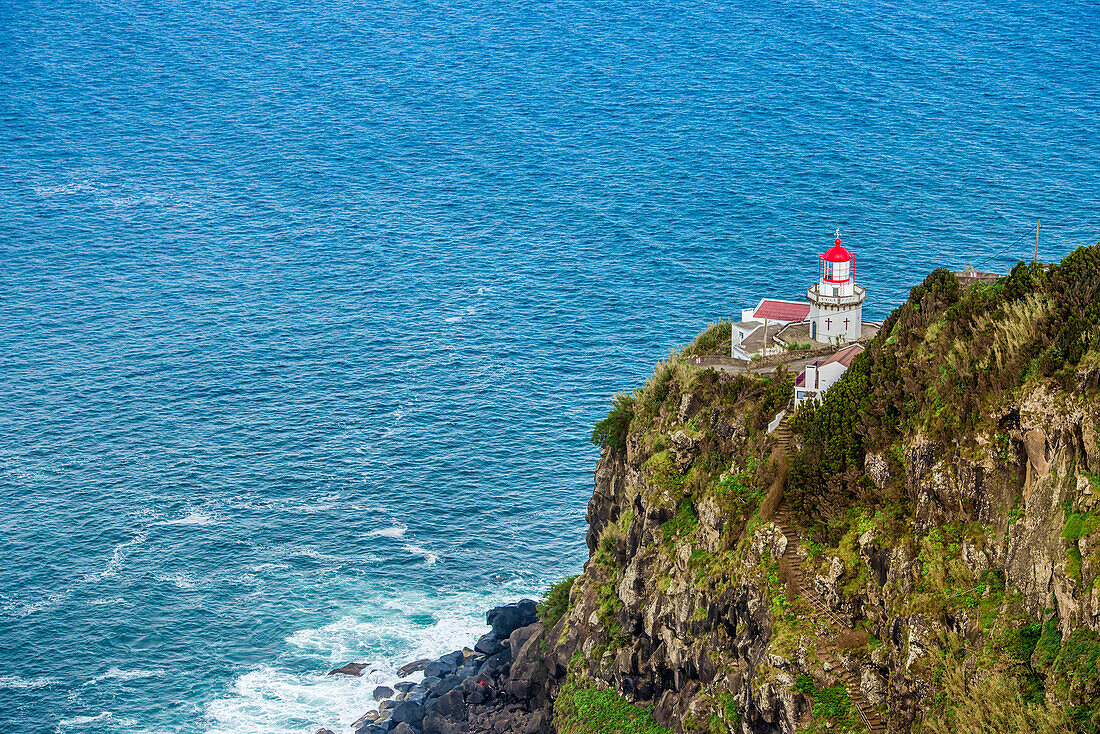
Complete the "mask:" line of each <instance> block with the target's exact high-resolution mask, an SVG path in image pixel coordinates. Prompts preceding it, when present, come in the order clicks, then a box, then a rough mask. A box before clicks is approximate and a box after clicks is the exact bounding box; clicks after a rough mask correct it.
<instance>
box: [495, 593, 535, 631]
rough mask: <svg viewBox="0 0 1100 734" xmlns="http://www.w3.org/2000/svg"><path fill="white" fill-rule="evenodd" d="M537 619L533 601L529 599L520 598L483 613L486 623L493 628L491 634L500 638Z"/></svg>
mask: <svg viewBox="0 0 1100 734" xmlns="http://www.w3.org/2000/svg"><path fill="white" fill-rule="evenodd" d="M537 621H538V614H537V612H536V611H535V602H534V601H533V600H531V599H521V600H520V601H518V602H516V603H515V604H505V605H504V606H502V607H495V608H493V609H490V610H489V611H488V612H486V614H485V622H486V624H488V625H489V626H490V627H492V628H493V634H494V635H496V636H497V639H500V640H503V639H504V638H506V637H508V635H510V634H512V632H514V631H515V630H517V629H519V628H520V627H526V626H527V625H529V624H534V623H535V622H537Z"/></svg>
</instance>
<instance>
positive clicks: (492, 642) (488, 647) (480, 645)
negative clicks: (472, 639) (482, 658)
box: [474, 632, 504, 655]
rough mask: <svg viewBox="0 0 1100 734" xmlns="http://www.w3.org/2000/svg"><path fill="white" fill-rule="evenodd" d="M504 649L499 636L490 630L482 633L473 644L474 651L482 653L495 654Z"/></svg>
mask: <svg viewBox="0 0 1100 734" xmlns="http://www.w3.org/2000/svg"><path fill="white" fill-rule="evenodd" d="M503 649H504V643H503V642H501V641H500V638H498V637H497V636H496V633H493V632H490V633H489V634H487V635H482V636H481V638H480V639H479V640H478V641H477V644H476V645H474V651H475V652H479V653H481V654H482V655H496V654H497V653H498V652H500V651H501V650H503Z"/></svg>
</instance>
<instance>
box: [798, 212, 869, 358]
mask: <svg viewBox="0 0 1100 734" xmlns="http://www.w3.org/2000/svg"><path fill="white" fill-rule="evenodd" d="M866 296H867V292H866V290H864V288H863V286H859V285H856V282H855V279H854V277H853V274H852V254H851V253H850V252H848V251H847V250H845V249H844V248H843V247H841V246H840V230H839V229H838V230H837V233H836V240H834V243H833V246H832V247H830V248H829V249H828V250H826V251H825V252H824V253H823V254H822V255H821V256H819V257H818V261H817V282H816V283H814V285H813V286H811V287H810V289H809V290H808V291H806V299H807V300H808V301H809V302H810V313H809V317H808V320H809V322H810V338H811V339H813V340H814V341H818V342H823V343H825V344H844V343H845V342H853V341H856V340H857V339H859V338H860V337H861V336H862V335H863V300H864V298H866Z"/></svg>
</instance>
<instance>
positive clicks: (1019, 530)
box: [541, 248, 1100, 733]
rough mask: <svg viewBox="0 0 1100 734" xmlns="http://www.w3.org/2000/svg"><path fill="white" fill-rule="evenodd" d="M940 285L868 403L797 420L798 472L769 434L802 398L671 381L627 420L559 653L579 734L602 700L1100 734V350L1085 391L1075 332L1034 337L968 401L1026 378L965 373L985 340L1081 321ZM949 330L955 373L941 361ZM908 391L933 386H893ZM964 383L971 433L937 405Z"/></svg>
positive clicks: (564, 708) (551, 683) (734, 715)
mask: <svg viewBox="0 0 1100 734" xmlns="http://www.w3.org/2000/svg"><path fill="white" fill-rule="evenodd" d="M1093 249H1094V250H1095V249H1096V248H1093ZM1093 255H1096V253H1092V254H1091V255H1090V257H1092V256H1093ZM1093 259H1094V260H1096V259H1097V258H1095V257H1094V258H1093ZM1089 267H1093V268H1094V269H1095V270H1096V272H1097V273H1100V267H1095V263H1093V264H1092V265H1090V266H1089ZM1052 272H1053V273H1054V275H1049V276H1048V275H1043V274H1042V273H1038V271H1036V270H1035V269H1032V270H1031V271H1030V273H1031V274H1030V275H1029V274H1028V272H1024V273H1023V275H1022V276H1019V277H1018V278H1017V279H1018V280H1019V279H1020V278H1023V277H1024V276H1026V277H1030V278H1032V279H1033V280H1032V281H1026V282H1025V283H1024V284H1025V285H1027V284H1028V283H1031V284H1032V286H1033V287H1034V288H1039V287H1040V285H1042V284H1043V283H1047V282H1048V281H1045V280H1042V278H1048V277H1049V279H1050V280H1049V282H1051V283H1055V284H1056V277H1057V269H1055V270H1054V271H1052ZM1090 272H1091V271H1090ZM1037 273H1038V274H1037ZM1015 274H1016V271H1014V277H1017V276H1016V275H1015ZM1094 280H1096V281H1097V282H1100V278H1095V279H1094ZM1033 281H1034V282H1033ZM943 282H946V281H944V280H943V279H941V280H939V281H936V280H934V279H933V278H931V277H930V279H929V281H926V284H925V286H922V288H924V289H925V290H920V289H914V297H913V299H911V303H910V304H908V305H907V308H908V309H909V310H908V311H906V310H905V309H900V310H899V311H902V312H903V313H902V314H901V317H900V318H897V319H895V318H894V317H892V319H891V321H888V322H887V324H886V325H885V328H884V330H883V333H882V334H881V335H880V337H879V338H878V339H877V340H876V344H875V345H873V347H872V349H870V350H868V351H869V352H872V354H871V355H870V356H869V357H868V358H867V359H866V360H864V361H862V362H860V364H859V369H854V370H853V372H854V373H858V374H853V376H852V378H851V379H850V380H848V383H849V384H848V387H843V386H842V387H841V388H840V389H838V390H837V393H838V395H840V397H838V398H836V400H833V399H832V398H830V400H832V402H833V403H838V402H840V401H843V400H845V399H847V400H848V401H849V403H847V404H842V405H841V406H840V408H838V407H837V405H831V404H830V403H829V401H827V405H826V406H825V409H822V410H820V411H818V412H817V414H815V415H811V416H809V417H808V418H800V421H801V422H800V421H796V422H795V426H794V428H795V432H794V441H793V443H792V444H791V445H789V446H781V445H780V444H779V441H778V440H777V438H776V437H775V436H773V435H769V434H767V433H766V430H765V426H766V424H767V422H768V421H769V420H770V419H771V418H772V417H773V416H774V415H775V413H776V412H777V410H778V409H779V408H780V407H782V406H784V405H785V404H786V401H787V395H788V394H789V389H790V382H789V381H788V380H787V376H786V375H784V374H783V373H781V372H777V374H776V375H775V376H773V377H772V378H770V379H766V380H761V379H759V378H750V377H744V376H737V377H735V376H733V375H730V374H720V373H716V372H714V371H713V370H705V369H699V368H696V367H695V366H693V364H692V360H687V359H683V360H676V359H674V360H672V361H671V362H670V363H668V364H661V365H659V366H658V369H657V372H656V374H655V375H654V377H653V378H652V379H651V380H650V381H649V383H647V385H646V386H645V387H644V388H642V389H640V390H638V391H636V392H635V394H634V397H633V401H632V402H631V403H630V404H629V405H627V404H626V403H620V404H619V405H618V407H617V408H616V410H617V411H620V412H621V413H622V414H621V415H619V416H618V417H617V420H616V421H613V422H612V424H613V425H617V426H620V427H622V430H621V431H620V432H618V433H615V432H614V431H612V432H611V433H609V434H608V435H609V436H610V438H608V439H607V440H606V444H607V445H606V447H605V449H604V451H603V454H602V456H601V458H600V460H599V463H598V465H597V467H596V471H595V490H594V492H593V496H592V499H591V502H590V503H589V506H588V523H589V530H588V538H587V539H588V548H589V554H590V555H589V559H588V562H587V564H586V566H585V570H584V573H583V574H582V575H581V576H580V577H578V578H577V580H576V581H575V582H574V583H573V585H572V588H571V592H570V603H569V608H568V610H567V611H566V613H565V614H564V616H562V617H561V618H560V619H559V620H549V621H550V623H552V624H553V627H552V628H551V629H548V630H544V631H542V632H541V635H543V637H544V640H545V649H546V653H545V656H544V659H543V660H544V664H545V666H546V669H547V671H548V673H547V682H546V689H547V691H548V700H552V699H554V698H555V697H556V696H557V697H559V702H558V704H556V705H555V711H556V716H555V719H554V723H555V725H556V726H557V728H558V730H559V731H569V732H574V731H576V732H580V731H587V729H585V728H584V727H583V726H581V725H579V724H578V723H577V720H576V711H575V710H574V708H571V704H568V702H567V705H561V703H562V702H561V699H563V698H564V697H565V695H564V694H562V695H560V696H559V691H568V692H569V695H574V692H575V691H577V690H588V689H595V690H613V691H614V692H615V693H616V694H617V696H618V697H621V698H622V699H625V701H629V702H631V703H633V704H636V705H637V706H639V707H641V708H643V709H644V708H650V709H651V710H652V717H653V719H655V721H656V722H657V724H660V725H662V726H664V727H668V728H670V729H673V730H675V731H677V732H683V731H708V732H714V733H718V732H745V733H748V732H769V733H771V732H794V731H801V730H807V731H826V730H832V731H837V730H840V731H845V730H852V731H859V730H865V729H867V728H869V729H871V730H872V731H885V730H890V731H899V732H908V731H934V732H940V731H967V730H974V731H977V730H1003V731H1013V730H1017V731H1030V730H1036V731H1074V730H1076V731H1098V730H1100V713H1098V709H1100V707H1098V705H1097V703H1096V701H1098V700H1100V675H1098V668H1100V636H1098V634H1097V633H1098V632H1100V532H1098V529H1100V506H1098V502H1100V499H1098V497H1097V495H1098V494H1100V390H1098V389H1097V383H1098V382H1100V380H1098V375H1100V371H1098V370H1097V365H1100V359H1096V357H1095V355H1096V349H1095V347H1097V346H1100V328H1095V327H1089V326H1086V327H1079V326H1073V328H1074V329H1077V331H1075V332H1074V333H1075V334H1077V336H1076V337H1072V338H1076V339H1079V340H1080V341H1081V342H1082V343H1083V344H1084V346H1083V347H1082V348H1081V349H1078V350H1077V351H1076V352H1074V354H1075V360H1076V361H1072V360H1071V362H1072V363H1069V364H1067V365H1066V366H1062V365H1060V364H1058V363H1055V362H1053V361H1052V358H1051V357H1050V356H1049V355H1050V353H1051V351H1052V350H1054V349H1055V347H1056V348H1057V349H1058V350H1061V351H1059V352H1058V354H1064V353H1067V351H1068V350H1069V349H1071V348H1075V346H1074V345H1075V343H1074V342H1071V341H1068V340H1069V339H1070V337H1064V335H1063V334H1061V333H1059V332H1057V331H1056V330H1055V331H1054V332H1052V334H1051V336H1050V337H1049V338H1048V337H1045V336H1034V339H1033V341H1032V342H1027V338H1032V337H1028V336H1027V334H1025V335H1024V337H1027V338H1024V337H1019V338H1020V339H1023V342H1021V343H1023V344H1025V346H1023V347H1020V348H1019V350H1020V351H1021V353H1022V355H1023V356H1021V357H1019V358H1018V360H1017V361H1018V368H1016V367H1013V368H1012V369H1016V372H1014V373H1011V375H1012V376H1011V379H1009V378H1005V379H1004V380H1003V381H1004V382H1005V383H1006V385H1005V386H1002V385H1000V384H998V383H997V378H996V376H994V377H992V378H990V377H984V378H980V379H979V378H971V377H968V376H967V375H969V374H970V372H968V370H970V371H974V372H975V373H977V372H978V371H980V370H981V369H993V368H994V367H995V366H996V365H1001V368H1002V369H1003V374H1009V373H1010V372H1011V370H1010V368H1009V367H1008V366H1005V365H1008V364H1010V363H1011V360H1012V359H1016V357H1013V356H1012V354H1011V353H1009V352H1008V346H1005V345H1006V344H1007V342H999V341H997V339H998V338H999V337H991V338H990V339H988V340H986V341H987V343H986V342H982V343H983V344H985V346H984V347H982V348H983V349H987V352H988V355H995V357H996V360H999V361H996V360H994V358H993V356H983V355H986V352H982V351H981V350H980V349H977V348H971V347H968V346H967V342H966V339H967V338H971V337H966V334H965V333H964V334H963V336H959V333H961V332H960V330H962V329H963V327H960V326H958V323H963V320H964V319H970V321H967V322H965V328H968V329H971V330H972V331H973V333H974V336H973V337H972V339H973V340H975V341H979V340H980V338H984V337H981V336H980V334H979V332H980V331H981V330H986V331H989V330H993V331H996V330H997V329H1001V330H1002V331H1003V332H1004V333H1009V331H1011V329H1016V331H1021V330H1023V329H1025V328H1026V329H1032V330H1033V332H1034V333H1036V334H1037V333H1039V332H1038V331H1036V330H1039V329H1042V328H1047V329H1056V326H1057V324H1058V323H1076V322H1073V320H1072V319H1073V318H1076V317H1075V316H1073V314H1072V313H1070V317H1065V316H1064V315H1063V317H1062V318H1063V322H1057V321H1056V320H1054V319H1055V317H1054V316H1051V315H1050V314H1056V313H1058V309H1059V308H1060V307H1061V306H1060V303H1061V302H1060V301H1058V300H1057V299H1058V298H1061V297H1062V296H1061V295H1060V294H1062V293H1063V291H1064V290H1065V289H1062V290H1058V288H1055V287H1054V286H1050V288H1051V290H1050V293H1052V294H1053V295H1050V294H1047V295H1042V294H1041V297H1040V296H1035V295H1034V294H1030V295H1029V294H1028V293H1026V292H1025V293H1024V295H1020V294H1019V293H1017V292H1016V291H1013V288H1017V286H1019V283H1016V284H1015V285H1013V281H1012V279H1008V281H1007V285H1005V284H1002V285H1001V286H998V288H1003V289H1004V292H1006V293H1008V294H1010V297H1011V298H1015V299H1016V300H1015V301H1013V300H1007V301H1006V300H1005V298H1006V296H1003V295H1002V290H998V289H991V290H990V291H989V292H988V293H985V292H983V293H978V294H977V295H974V294H970V295H967V294H961V295H960V294H959V293H958V289H957V284H956V286H954V291H951V290H950V288H948V287H947V286H941V285H938V284H939V283H943ZM1035 283H1039V284H1040V285H1035ZM930 284H931V285H930ZM948 285H950V284H948ZM1042 287H1047V286H1042ZM1059 287H1060V286H1059ZM937 288H939V289H940V290H937ZM1017 289H1018V290H1019V288H1017ZM944 292H947V294H948V295H947V296H944V295H943V293H944ZM1021 292H1022V291H1021ZM936 298H941V301H935V299H936ZM981 299H984V300H981ZM998 299H999V300H998ZM1029 299H1030V300H1029ZM1043 299H1046V300H1045V301H1044V300H1043ZM975 300H977V301H978V302H977V305H975V304H974V303H973V301H975ZM1086 300H1087V297H1086ZM1020 303H1022V304H1023V305H1022V306H1021V305H1019V304H1020ZM1006 304H1007V305H1006ZM983 309H984V310H983ZM1063 311H1065V309H1063ZM907 314H908V315H907ZM960 314H961V315H960ZM1044 314H1045V315H1044ZM1093 315H1094V316H1095V314H1093ZM905 319H909V320H908V321H906V320H905ZM983 319H985V321H983ZM997 319H1000V321H998V320H997ZM1043 319H1047V320H1046V321H1043ZM1067 319H1068V320H1067ZM1005 324H1008V326H1005ZM1021 324H1022V326H1021ZM1067 328H1068V327H1067ZM952 329H954V330H955V332H954V333H955V336H954V337H952V338H954V340H955V341H954V342H951V344H953V345H954V346H952V347H951V348H952V349H955V350H956V352H949V353H947V354H946V356H943V354H940V355H939V356H936V355H933V357H928V354H929V353H930V352H931V351H933V350H932V349H931V348H930V347H929V346H928V344H929V343H930V341H929V340H930V339H932V338H933V337H935V338H943V335H944V334H948V335H950V334H952V333H953V332H952V331H951V330H952ZM1090 329H1091V331H1090ZM998 333H1000V332H998ZM1013 333H1015V332H1013ZM1021 333H1022V331H1021ZM1028 333H1029V334H1031V333H1032V332H1028ZM1055 333H1057V334H1058V336H1057V337H1055V336H1054V335H1053V334H1055ZM1035 339H1037V340H1039V341H1034V340H1035ZM1043 339H1046V341H1042V340H1043ZM960 344H961V345H962V346H961V347H960ZM1027 344H1030V345H1031V346H1027ZM998 345H1000V346H998ZM1036 345H1038V346H1036ZM1067 345H1069V346H1068V347H1067ZM937 348H938V347H937ZM959 349H962V350H963V352H962V353H963V354H969V355H970V357H969V359H971V362H970V363H968V364H963V363H962V362H959V363H958V365H956V363H955V362H952V361H951V360H954V359H958V356H957V354H958V351H957V350H959ZM966 349H970V351H969V352H966ZM906 350H908V351H906ZM896 355H904V359H903V358H902V357H899V356H896ZM914 355H923V356H920V359H924V360H925V362H918V357H917V356H914ZM952 355H955V356H952ZM1036 355H1038V356H1036ZM940 358H942V359H944V360H945V361H946V363H947V364H949V365H951V367H950V369H953V370H955V371H956V374H955V375H948V376H947V377H944V376H943V375H944V374H946V372H945V371H946V370H948V367H942V369H941V366H940V365H939V363H938V362H936V359H940ZM861 359H863V358H862V357H861ZM982 359H988V364H989V365H991V366H990V367H985V368H982V367H981V366H980V364H979V363H980V362H981V360H982ZM905 360H908V362H906V361H905ZM1027 360H1030V362H1028V361H1027ZM1044 360H1045V361H1044ZM899 362H900V363H901V366H900V367H899V366H898V364H899ZM1012 364H1015V363H1012ZM883 365H886V366H885V367H884V366H883ZM909 365H911V366H912V370H913V371H914V373H917V372H919V370H920V369H924V370H925V373H927V375H930V377H928V378H927V379H925V378H923V377H921V375H920V374H917V375H916V376H913V375H912V374H903V375H902V377H900V378H896V377H894V374H895V373H892V372H890V371H889V370H898V369H901V370H903V371H904V370H905V369H907V367H908V366H909ZM928 365H931V366H928ZM1025 370H1026V371H1025ZM922 374H923V373H922ZM937 375H938V376H937ZM958 375H962V377H959V376H958ZM1044 375H1050V377H1044ZM846 379H847V378H846ZM921 379H925V382H923V383H922V382H921ZM857 380H863V383H858V382H857ZM937 380H938V382H937ZM951 380H955V382H951ZM966 380H971V381H972V382H973V384H974V385H975V386H976V387H974V388H973V390H974V391H976V392H977V393H978V394H977V395H976V396H975V395H974V394H970V395H965V396H963V397H959V398H958V400H959V401H960V402H959V406H960V407H959V409H958V411H957V414H958V417H953V415H954V414H952V412H951V411H952V410H953V407H952V406H951V405H950V403H946V404H945V401H944V399H943V398H941V397H939V396H940V395H941V394H946V393H948V391H949V388H950V389H951V390H955V391H956V393H957V394H960V395H961V393H959V392H958V391H959V389H960V388H959V385H960V384H962V386H963V388H965V387H966ZM876 381H877V382H876ZM861 384H862V385H864V387H862V388H861V387H859V385H861ZM867 385H871V386H872V387H867ZM882 385H886V387H882ZM845 390H847V394H848V397H847V398H844V397H843V394H844V393H845ZM937 391H938V392H937ZM983 391H984V392H983ZM831 393H832V391H831ZM890 401H893V403H890ZM888 403H889V404H888ZM890 404H893V405H896V406H900V407H897V408H890V407H889V405H890ZM830 405H831V407H830ZM844 405H848V406H849V407H850V410H851V412H852V413H853V414H854V417H853V416H847V417H845V418H843V420H839V421H838V419H837V418H836V415H837V411H838V410H841V409H842V408H843V407H844ZM883 406H886V407H883ZM891 410H893V413H891ZM876 411H877V412H876ZM866 416H870V417H866ZM945 416H946V417H945ZM615 417H616V416H615V414H614V413H613V415H612V416H611V417H610V418H609V420H611V418H615ZM829 421H832V423H829ZM952 421H954V422H952ZM612 424H609V425H612ZM830 425H831V426H832V428H831V429H830ZM945 425H946V426H947V428H945V427H944V426H945ZM823 426H824V427H823ZM840 433H851V434H852V435H853V436H855V437H856V438H857V439H858V441H856V442H854V443H853V442H849V444H843V443H842V444H840V449H837V450H835V451H834V448H835V447H833V446H832V444H830V441H832V439H831V438H826V439H823V438H822V436H827V437H828V436H835V435H836V434H840ZM853 446H854V447H855V448H852V447H853ZM837 457H839V458H837ZM788 458H789V459H790V461H791V462H792V469H791V471H792V478H791V479H790V480H788V476H787V462H788ZM796 465H797V466H796ZM796 470H797V471H796ZM563 686H566V687H565V688H563ZM592 715H595V714H592ZM982 727H986V728H985V729H982ZM990 727H992V728H990Z"/></svg>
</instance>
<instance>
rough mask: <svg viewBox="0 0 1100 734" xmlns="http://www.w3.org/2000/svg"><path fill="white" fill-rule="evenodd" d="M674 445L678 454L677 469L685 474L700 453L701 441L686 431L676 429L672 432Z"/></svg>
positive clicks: (675, 452)
mask: <svg viewBox="0 0 1100 734" xmlns="http://www.w3.org/2000/svg"><path fill="white" fill-rule="evenodd" d="M672 446H673V449H674V452H673V453H674V454H675V455H676V470H677V471H679V472H680V473H681V474H684V473H685V472H687V470H688V469H690V468H691V464H692V462H694V461H695V455H696V454H698V453H699V442H698V441H696V440H695V439H694V438H692V437H691V436H689V435H688V434H687V433H686V432H684V431H676V433H673V434H672Z"/></svg>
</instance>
